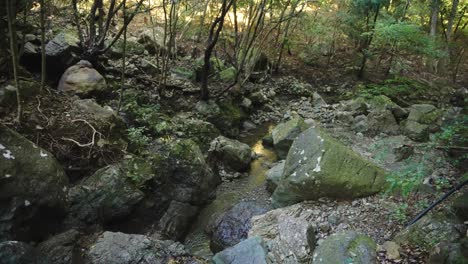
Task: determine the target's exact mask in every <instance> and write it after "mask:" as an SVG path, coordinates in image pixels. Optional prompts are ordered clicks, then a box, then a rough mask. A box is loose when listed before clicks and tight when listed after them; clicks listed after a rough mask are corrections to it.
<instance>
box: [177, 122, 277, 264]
mask: <svg viewBox="0 0 468 264" xmlns="http://www.w3.org/2000/svg"><path fill="white" fill-rule="evenodd" d="M272 128H273V124H270V123H267V124H264V125H261V126H259V127H257V128H256V129H254V130H252V131H250V133H248V134H245V135H241V137H240V139H239V140H240V141H242V142H244V143H246V144H248V145H249V146H250V147H251V148H252V151H254V152H255V153H256V154H257V156H258V158H257V159H255V160H254V161H253V162H252V163H251V165H250V170H249V175H248V176H247V177H244V178H240V179H236V180H233V181H232V182H223V183H222V184H221V185H220V186H218V189H217V191H216V192H217V193H216V199H215V200H213V201H212V202H211V203H210V204H208V205H207V206H206V207H205V208H204V209H203V210H201V212H200V214H199V216H198V218H197V221H196V222H195V224H194V225H193V226H192V230H191V231H190V233H189V235H188V236H187V238H186V240H185V243H184V244H185V245H186V246H187V248H188V249H190V251H191V252H192V254H194V255H197V256H200V257H204V258H210V257H212V256H213V253H212V252H211V251H210V238H209V237H208V235H206V234H205V231H204V230H205V227H206V226H207V225H208V223H209V222H210V219H212V217H214V216H216V215H219V214H221V213H222V212H224V211H225V210H226V209H227V208H229V207H230V206H232V205H234V204H236V203H237V202H239V201H241V200H255V201H257V202H258V203H259V204H261V205H263V206H265V207H270V204H269V194H268V193H267V191H266V190H265V186H264V185H265V180H266V172H267V171H268V169H269V166H270V165H271V164H272V163H274V162H275V161H276V160H277V157H276V154H275V152H274V151H273V150H272V149H268V148H265V147H264V146H263V144H262V138H263V137H264V136H265V135H266V134H268V133H269V132H271V129H272Z"/></svg>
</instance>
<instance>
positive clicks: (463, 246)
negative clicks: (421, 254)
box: [428, 238, 468, 264]
mask: <svg viewBox="0 0 468 264" xmlns="http://www.w3.org/2000/svg"><path fill="white" fill-rule="evenodd" d="M428 263H429V264H464V263H468V238H464V239H462V240H460V242H458V243H449V242H441V243H439V244H437V245H436V246H435V247H434V248H433V249H432V250H431V251H430V256H429V260H428Z"/></svg>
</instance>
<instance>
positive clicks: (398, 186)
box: [387, 157, 430, 198]
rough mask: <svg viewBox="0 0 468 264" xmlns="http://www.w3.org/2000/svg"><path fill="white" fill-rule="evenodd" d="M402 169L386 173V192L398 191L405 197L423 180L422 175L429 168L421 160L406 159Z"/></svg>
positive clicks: (425, 174) (423, 175) (426, 172)
mask: <svg viewBox="0 0 468 264" xmlns="http://www.w3.org/2000/svg"><path fill="white" fill-rule="evenodd" d="M406 162H407V164H406V166H405V167H404V169H402V170H400V171H395V172H393V173H391V174H390V175H388V177H387V181H388V183H389V188H388V190H387V191H388V192H398V193H400V194H401V195H402V196H403V197H405V198H407V197H408V196H409V195H410V194H411V193H412V192H413V191H414V190H415V189H416V188H417V187H418V186H419V185H420V184H421V183H422V182H423V180H424V177H425V176H427V175H428V174H429V171H430V170H429V169H428V167H427V165H426V164H425V162H424V157H423V160H422V161H414V160H411V159H410V160H407V161H406Z"/></svg>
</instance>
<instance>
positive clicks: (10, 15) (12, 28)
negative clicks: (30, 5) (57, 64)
mask: <svg viewBox="0 0 468 264" xmlns="http://www.w3.org/2000/svg"><path fill="white" fill-rule="evenodd" d="M15 7H16V1H15V0H6V11H7V20H8V31H9V33H10V34H9V35H10V36H9V37H10V52H11V62H12V65H13V78H14V81H15V86H16V103H17V105H18V108H17V115H16V122H18V123H21V116H22V108H21V107H22V106H21V89H20V85H19V81H18V44H17V40H16V12H15V9H16V8H15Z"/></svg>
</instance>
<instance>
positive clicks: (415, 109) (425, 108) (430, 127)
mask: <svg viewBox="0 0 468 264" xmlns="http://www.w3.org/2000/svg"><path fill="white" fill-rule="evenodd" d="M441 117H442V111H441V110H438V109H437V108H436V107H435V106H433V105H429V104H417V105H412V106H411V107H410V112H409V115H408V119H407V120H406V121H405V122H404V132H405V134H406V135H407V136H408V137H409V138H411V139H413V140H416V141H426V140H428V139H429V133H431V132H432V133H433V132H436V131H437V130H438V129H439V128H440V126H441V124H442V118H441Z"/></svg>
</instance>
